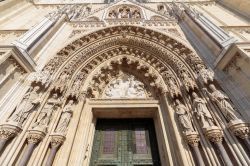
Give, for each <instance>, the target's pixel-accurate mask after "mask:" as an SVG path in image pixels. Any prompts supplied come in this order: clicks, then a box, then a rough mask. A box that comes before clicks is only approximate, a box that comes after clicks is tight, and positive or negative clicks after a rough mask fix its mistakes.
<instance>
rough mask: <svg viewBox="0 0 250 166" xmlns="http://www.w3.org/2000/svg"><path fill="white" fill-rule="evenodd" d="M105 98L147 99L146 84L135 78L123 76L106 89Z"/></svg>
mask: <svg viewBox="0 0 250 166" xmlns="http://www.w3.org/2000/svg"><path fill="white" fill-rule="evenodd" d="M103 97H104V98H146V97H147V95H146V93H145V90H144V84H143V83H142V82H140V81H137V80H136V79H135V78H134V76H129V75H122V76H120V77H119V78H117V79H116V80H113V81H111V83H110V84H109V85H108V87H107V88H106V90H105V92H104V94H103Z"/></svg>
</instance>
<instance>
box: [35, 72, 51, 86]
mask: <svg viewBox="0 0 250 166" xmlns="http://www.w3.org/2000/svg"><path fill="white" fill-rule="evenodd" d="M34 82H37V83H39V82H40V83H41V85H42V86H44V87H45V88H47V87H48V85H49V84H50V72H49V71H48V70H44V71H40V72H37V73H35V75H34Z"/></svg>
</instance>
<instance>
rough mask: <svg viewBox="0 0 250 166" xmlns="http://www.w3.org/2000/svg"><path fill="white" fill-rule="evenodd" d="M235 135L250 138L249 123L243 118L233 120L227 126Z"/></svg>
mask: <svg viewBox="0 0 250 166" xmlns="http://www.w3.org/2000/svg"><path fill="white" fill-rule="evenodd" d="M227 127H228V128H229V129H230V130H231V131H232V132H233V134H234V135H235V136H237V137H239V138H241V139H248V138H249V124H248V123H246V122H243V121H242V120H235V121H231V122H230V123H229V124H228V126H227Z"/></svg>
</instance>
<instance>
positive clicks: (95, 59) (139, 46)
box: [43, 26, 204, 97]
mask: <svg viewBox="0 0 250 166" xmlns="http://www.w3.org/2000/svg"><path fill="white" fill-rule="evenodd" d="M121 54H126V55H132V56H133V57H138V58H139V59H141V60H143V61H145V62H147V63H148V64H150V66H151V67H148V69H147V74H146V76H147V75H153V77H154V78H156V77H157V74H154V73H153V72H152V71H154V70H155V71H157V72H158V73H160V74H159V76H160V75H161V76H160V77H162V78H163V77H166V76H165V75H164V71H166V69H168V70H169V69H171V70H174V71H175V72H172V71H171V72H170V73H175V74H173V77H172V78H173V79H171V80H170V79H169V76H168V79H166V78H164V79H165V80H164V81H162V82H166V81H167V82H169V80H170V83H167V84H168V86H170V84H171V88H168V89H172V90H171V91H172V92H171V93H172V96H178V95H179V94H180V92H179V91H178V90H174V89H175V87H174V85H176V86H177V87H179V83H177V82H176V78H174V76H176V75H180V76H181V77H180V78H179V79H180V80H179V81H181V82H183V83H184V85H185V86H186V88H187V89H188V90H189V89H192V90H193V89H194V88H195V87H196V83H195V81H194V79H195V78H196V73H198V67H199V69H200V68H202V67H204V65H203V62H202V61H201V59H200V58H199V57H198V56H197V55H196V54H195V53H193V52H192V50H190V49H189V48H188V47H186V46H185V45H183V44H182V43H180V42H178V41H176V40H175V39H172V38H170V37H168V36H166V35H163V34H161V33H158V32H155V31H152V30H148V29H144V28H140V27H132V26H126V27H113V28H108V29H103V30H100V31H97V32H94V33H91V34H89V35H87V36H85V37H82V38H80V39H78V40H76V41H74V42H73V43H72V44H70V45H68V46H66V47H65V48H64V49H62V50H61V51H60V52H59V53H58V54H57V55H56V56H55V57H54V58H53V59H52V60H50V61H49V63H48V64H47V65H46V66H45V68H44V69H43V72H46V73H51V74H52V73H54V74H53V76H52V77H53V79H54V80H55V81H54V82H53V84H54V85H53V86H54V89H55V90H59V91H60V92H61V93H62V92H66V89H65V88H66V87H67V86H68V85H67V82H68V84H72V83H70V82H72V81H70V80H71V79H72V76H73V75H75V71H77V72H79V73H81V72H83V74H82V76H80V75H79V74H78V76H77V77H78V78H79V77H85V78H86V76H87V75H89V74H90V73H91V72H92V71H93V70H94V69H95V68H96V67H97V66H98V65H99V64H101V63H102V62H103V61H106V60H108V59H110V58H111V57H114V56H117V55H121ZM138 62H140V63H141V61H138ZM186 62H189V63H186ZM129 63H130V62H129ZM138 64H139V63H138ZM136 65H137V64H136ZM139 66H140V65H139ZM139 68H140V67H139ZM152 69H154V70H152ZM75 78H76V77H74V78H73V80H74V79H75ZM82 82H84V81H83V78H82ZM159 82H160V81H159V80H154V81H153V82H151V85H154V86H156V87H159V85H158V84H159ZM61 83H63V84H61ZM79 86H80V85H79ZM160 89H162V90H166V88H162V87H161V88H160ZM68 94H70V95H72V96H75V97H76V96H78V95H75V94H74V92H73V91H71V92H69V93H68Z"/></svg>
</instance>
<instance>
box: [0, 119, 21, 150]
mask: <svg viewBox="0 0 250 166" xmlns="http://www.w3.org/2000/svg"><path fill="white" fill-rule="evenodd" d="M21 130H22V129H21V128H20V127H19V126H15V125H12V124H2V125H1V126H0V152H2V150H3V149H4V147H5V144H6V143H7V141H8V140H10V139H11V138H13V137H15V136H16V135H17V134H18V133H19V132H20V131H21Z"/></svg>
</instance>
